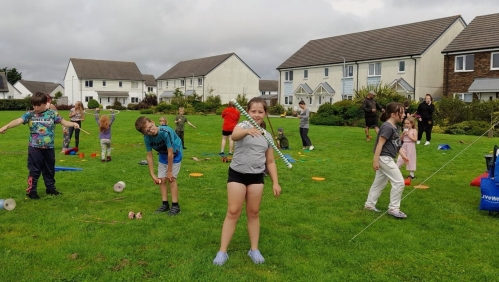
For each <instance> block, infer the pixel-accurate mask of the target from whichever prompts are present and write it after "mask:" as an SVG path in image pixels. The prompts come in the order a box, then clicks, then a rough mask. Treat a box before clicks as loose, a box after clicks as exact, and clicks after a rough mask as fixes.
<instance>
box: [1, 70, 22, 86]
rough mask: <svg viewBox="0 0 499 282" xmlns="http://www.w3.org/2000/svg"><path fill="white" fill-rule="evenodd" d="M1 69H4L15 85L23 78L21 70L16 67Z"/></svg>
mask: <svg viewBox="0 0 499 282" xmlns="http://www.w3.org/2000/svg"><path fill="white" fill-rule="evenodd" d="M0 71H3V72H5V73H6V74H7V80H8V81H9V82H10V84H12V85H14V84H15V83H16V82H17V81H18V80H21V79H23V75H22V73H21V72H18V71H17V69H16V68H11V69H9V68H7V67H5V68H3V69H0Z"/></svg>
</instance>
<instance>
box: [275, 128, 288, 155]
mask: <svg viewBox="0 0 499 282" xmlns="http://www.w3.org/2000/svg"><path fill="white" fill-rule="evenodd" d="M277 133H278V134H279V135H278V136H276V138H275V139H277V145H278V147H279V148H280V149H281V150H289V141H288V138H287V137H286V136H285V135H284V129H282V128H278V129H277Z"/></svg>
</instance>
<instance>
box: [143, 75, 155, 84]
mask: <svg viewBox="0 0 499 282" xmlns="http://www.w3.org/2000/svg"><path fill="white" fill-rule="evenodd" d="M142 76H143V77H144V80H145V85H146V86H156V85H157V82H156V79H155V78H154V75H152V74H143V75H142Z"/></svg>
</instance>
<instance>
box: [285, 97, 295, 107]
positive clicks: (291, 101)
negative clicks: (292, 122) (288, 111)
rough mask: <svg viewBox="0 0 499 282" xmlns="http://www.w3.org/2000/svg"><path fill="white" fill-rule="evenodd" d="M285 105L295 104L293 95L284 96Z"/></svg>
mask: <svg viewBox="0 0 499 282" xmlns="http://www.w3.org/2000/svg"><path fill="white" fill-rule="evenodd" d="M284 105H293V96H284Z"/></svg>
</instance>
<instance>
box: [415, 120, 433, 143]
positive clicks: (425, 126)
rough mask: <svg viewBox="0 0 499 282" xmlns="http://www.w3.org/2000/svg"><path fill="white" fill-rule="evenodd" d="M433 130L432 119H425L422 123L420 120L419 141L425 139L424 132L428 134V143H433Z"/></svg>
mask: <svg viewBox="0 0 499 282" xmlns="http://www.w3.org/2000/svg"><path fill="white" fill-rule="evenodd" d="M432 128H433V120H432V119H423V120H422V121H419V120H418V141H421V138H422V137H423V132H425V133H426V141H428V142H430V141H431V130H432Z"/></svg>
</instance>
